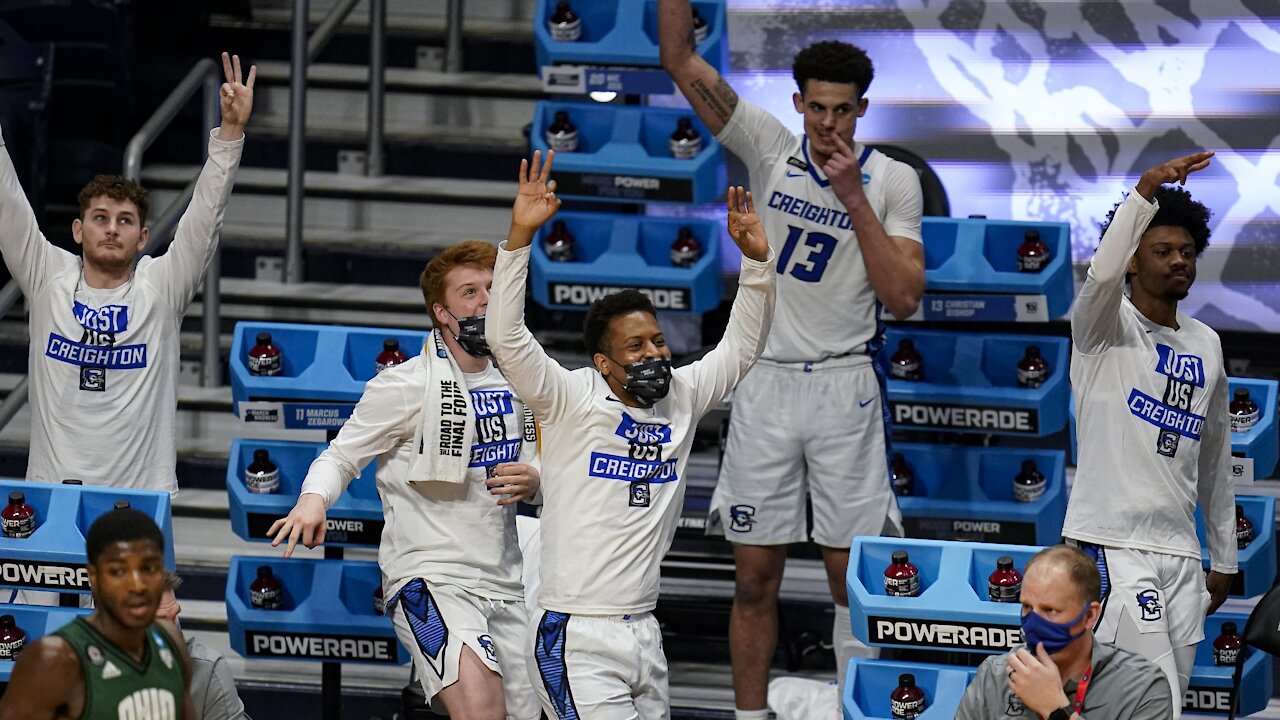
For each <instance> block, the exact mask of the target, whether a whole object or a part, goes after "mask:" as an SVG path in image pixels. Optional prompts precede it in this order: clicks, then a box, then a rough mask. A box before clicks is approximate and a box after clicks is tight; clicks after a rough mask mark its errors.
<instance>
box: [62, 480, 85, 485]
mask: <svg viewBox="0 0 1280 720" xmlns="http://www.w3.org/2000/svg"><path fill="white" fill-rule="evenodd" d="M62 484H63V485H83V484H84V481H83V480H77V479H75V478H67V479H66V480H63V481H62Z"/></svg>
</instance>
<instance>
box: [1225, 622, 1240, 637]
mask: <svg viewBox="0 0 1280 720" xmlns="http://www.w3.org/2000/svg"><path fill="white" fill-rule="evenodd" d="M1222 634H1223V635H1235V634H1237V633H1236V624H1235V623H1233V622H1224V623H1222Z"/></svg>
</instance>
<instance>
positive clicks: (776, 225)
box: [716, 99, 924, 363]
mask: <svg viewBox="0 0 1280 720" xmlns="http://www.w3.org/2000/svg"><path fill="white" fill-rule="evenodd" d="M716 139H717V140H719V141H720V142H721V143H722V144H723V145H724V146H725V147H727V148H729V150H731V151H733V154H734V155H737V156H738V157H739V158H741V159H742V162H743V163H744V164H746V166H747V171H748V173H749V175H750V179H751V193H752V195H753V196H754V197H755V201H756V207H757V208H758V212H759V214H760V220H761V222H763V223H764V228H765V232H766V233H767V234H768V235H769V245H770V246H771V247H772V248H773V252H774V254H775V255H776V256H777V258H778V266H777V272H778V280H777V282H778V301H777V305H778V307H777V320H778V321H777V322H776V323H774V326H773V329H772V330H771V331H770V332H769V342H768V344H767V345H766V346H765V351H764V355H763V357H764V359H765V360H772V361H774V362H787V363H791V362H804V361H819V360H826V359H827V358H830V357H837V356H840V355H847V354H849V353H863V352H868V347H869V346H870V347H872V348H874V347H875V346H876V343H875V342H874V341H876V340H883V333H884V328H883V327H882V325H881V323H880V311H879V305H880V304H879V302H877V300H876V293H875V290H874V289H873V288H872V287H871V280H870V279H869V278H868V276H867V265H866V262H865V261H864V260H863V258H862V247H861V246H860V245H859V244H858V238H857V235H856V234H855V233H854V232H853V222H852V221H851V220H850V219H849V212H848V210H847V209H846V208H845V206H844V203H842V202H840V199H839V198H837V197H836V193H835V190H832V189H831V181H829V180H828V179H827V178H826V176H825V175H823V173H822V168H820V167H818V164H817V163H816V162H814V160H813V158H812V156H810V154H809V141H808V138H807V137H806V136H805V135H804V134H799V135H796V134H793V133H792V132H791V131H790V130H788V129H787V128H786V126H784V125H783V124H782V123H781V122H780V121H779V120H778V119H777V118H775V117H774V116H772V115H770V114H769V113H768V112H766V111H764V110H763V109H761V108H759V107H757V106H755V105H752V104H751V103H749V102H747V101H745V100H741V99H740V100H739V101H738V107H737V109H736V110H734V113H733V117H731V118H730V119H729V122H728V123H726V124H725V126H724V129H723V130H721V131H720V134H719V135H717V136H716ZM853 152H854V155H855V157H858V158H859V159H860V161H861V163H862V179H863V181H862V189H863V192H865V193H866V196H867V202H868V203H869V204H870V205H871V208H872V210H873V211H874V212H875V215H876V217H877V218H878V219H879V220H880V223H881V225H882V226H883V227H884V231H885V233H887V234H888V235H890V236H896V237H905V238H909V239H911V240H915V241H916V242H923V241H922V239H921V234H920V224H921V221H920V215H921V211H922V207H923V203H924V201H923V194H922V192H921V190H920V176H919V175H917V174H916V171H915V170H913V169H912V168H911V166H909V165H907V164H906V163H903V162H899V161H897V160H894V159H892V158H890V157H889V156H887V155H884V154H882V153H880V152H877V151H874V150H870V149H869V148H867V147H866V146H864V145H863V144H861V143H856V144H855V145H854V146H853ZM833 307H838V308H839V311H838V312H833V311H832V308H833Z"/></svg>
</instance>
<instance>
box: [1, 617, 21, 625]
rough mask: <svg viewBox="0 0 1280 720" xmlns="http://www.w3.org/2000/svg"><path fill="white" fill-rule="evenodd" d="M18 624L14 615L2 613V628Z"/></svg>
mask: <svg viewBox="0 0 1280 720" xmlns="http://www.w3.org/2000/svg"><path fill="white" fill-rule="evenodd" d="M16 624H17V621H15V620H14V619H13V616H12V615H0V628H11V627H13V626H14V625H16Z"/></svg>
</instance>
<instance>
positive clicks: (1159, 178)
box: [1138, 150, 1213, 200]
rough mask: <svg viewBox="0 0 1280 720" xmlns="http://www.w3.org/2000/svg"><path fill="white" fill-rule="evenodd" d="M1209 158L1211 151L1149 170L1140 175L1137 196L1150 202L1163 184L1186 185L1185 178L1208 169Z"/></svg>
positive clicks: (1176, 159) (1178, 159)
mask: <svg viewBox="0 0 1280 720" xmlns="http://www.w3.org/2000/svg"><path fill="white" fill-rule="evenodd" d="M1211 157H1213V151H1211V150H1205V151H1202V152H1197V153H1191V154H1190V155H1184V156H1183V157H1180V158H1175V159H1173V160H1170V161H1168V162H1165V163H1162V164H1160V165H1157V166H1155V167H1153V168H1151V169H1150V170H1148V171H1146V172H1144V173H1142V177H1141V178H1140V179H1139V180H1138V194H1139V195H1141V196H1142V197H1144V198H1146V199H1147V200H1151V199H1152V198H1153V197H1155V192H1156V190H1159V189H1160V186H1161V185H1164V184H1165V183H1173V182H1176V183H1178V184H1179V185H1186V184H1187V176H1188V175H1190V174H1191V173H1193V172H1199V171H1200V170H1203V169H1205V168H1207V167H1209V158H1211Z"/></svg>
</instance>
